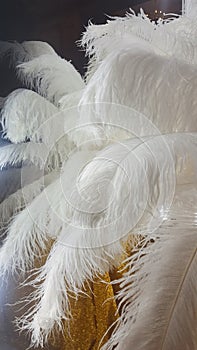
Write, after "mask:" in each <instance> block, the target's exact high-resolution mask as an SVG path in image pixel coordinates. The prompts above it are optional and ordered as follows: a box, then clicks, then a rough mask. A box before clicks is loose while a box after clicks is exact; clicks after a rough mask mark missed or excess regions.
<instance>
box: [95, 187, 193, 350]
mask: <svg viewBox="0 0 197 350" xmlns="http://www.w3.org/2000/svg"><path fill="white" fill-rule="evenodd" d="M196 198H197V187H196V185H195V184H193V185H192V186H191V185H190V184H189V185H186V186H184V187H183V188H182V186H181V187H180V188H178V191H177V195H176V198H175V203H174V204H173V205H172V207H171V209H170V212H169V213H168V218H167V219H166V220H165V221H164V223H163V224H162V225H161V226H160V227H159V228H158V230H157V235H158V237H159V238H157V239H156V241H155V242H154V243H152V244H147V245H145V243H144V246H142V244H143V243H142V242H141V243H140V244H139V247H138V249H136V252H135V254H134V255H132V257H130V258H129V259H127V260H126V262H125V263H126V268H125V271H127V272H125V275H124V277H123V278H122V279H121V280H119V281H118V282H119V283H120V286H121V290H120V292H119V295H118V297H119V300H120V305H121V306H122V310H121V316H120V319H119V321H118V324H117V326H116V329H115V331H114V333H113V334H112V336H111V338H110V340H109V341H108V342H107V343H106V344H105V345H104V346H103V347H102V350H112V349H114V348H116V349H118V350H119V349H121V350H129V349H131V348H132V347H133V348H134V349H136V350H142V349H146V350H149V349H151V350H171V349H174V350H180V349H188V350H195V349H196V347H197V338H196V323H197V315H196V310H197V299H196V293H197V283H196V273H197V234H196V223H195V222H196ZM176 202H177V203H176Z"/></svg>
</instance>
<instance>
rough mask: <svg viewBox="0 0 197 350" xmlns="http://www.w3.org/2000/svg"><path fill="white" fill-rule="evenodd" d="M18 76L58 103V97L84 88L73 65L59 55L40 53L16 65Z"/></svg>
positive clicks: (26, 83)
mask: <svg viewBox="0 0 197 350" xmlns="http://www.w3.org/2000/svg"><path fill="white" fill-rule="evenodd" d="M18 76H19V77H20V78H21V79H22V80H23V82H24V83H25V85H26V86H28V87H30V88H31V89H35V90H36V91H37V92H38V93H39V94H40V95H42V96H44V97H45V98H47V99H48V100H49V101H51V102H52V103H54V104H55V105H58V102H59V100H60V98H61V97H62V96H64V95H67V94H69V93H72V92H75V91H77V90H81V89H83V88H84V82H83V79H82V78H81V76H80V74H79V73H78V72H77V70H76V69H75V68H74V66H73V65H72V64H71V63H70V62H68V61H66V60H64V59H63V58H60V57H59V56H52V55H42V56H40V57H39V58H35V59H33V60H31V61H29V62H27V63H23V64H20V65H18Z"/></svg>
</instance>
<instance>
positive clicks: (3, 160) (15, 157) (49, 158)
mask: <svg viewBox="0 0 197 350" xmlns="http://www.w3.org/2000/svg"><path fill="white" fill-rule="evenodd" d="M53 124H54V123H53V122H52V123H49V126H51V125H53ZM56 124H58V123H56ZM61 132H62V131H61ZM58 133H59V131H58ZM73 148H74V144H73V143H72V142H70V141H69V140H68V138H67V136H66V135H64V137H60V138H59V139H56V138H55V139H52V140H50V143H49V145H46V144H44V143H36V142H27V143H21V144H9V145H6V146H3V147H1V150H0V168H4V167H6V166H8V165H12V166H21V165H23V166H24V165H30V164H34V165H36V166H37V167H39V168H40V169H45V171H46V172H49V171H51V170H52V169H55V170H57V169H59V168H61V166H62V165H63V164H64V162H66V160H67V158H68V156H69V153H70V152H71V150H72V149H73Z"/></svg>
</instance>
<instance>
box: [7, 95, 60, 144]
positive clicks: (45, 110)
mask: <svg viewBox="0 0 197 350" xmlns="http://www.w3.org/2000/svg"><path fill="white" fill-rule="evenodd" d="M57 113H58V109H57V108H56V107H55V106H54V105H53V104H52V103H50V102H49V101H47V100H46V99H45V98H43V97H42V96H39V95H38V94H37V93H36V92H34V91H31V90H27V89H17V90H15V91H13V92H12V93H11V94H9V95H8V97H7V98H6V100H5V102H4V106H3V109H2V111H1V124H2V129H3V137H4V138H8V139H9V140H10V141H11V142H13V143H19V142H24V141H26V140H27V139H29V140H31V141H34V142H40V141H45V142H46V141H47V139H48V138H50V130H46V129H47V123H46V121H47V120H49V119H50V118H52V117H53V118H55V117H56V116H57ZM43 123H44V128H45V132H44V134H43V132H42V133H41V130H42V128H41V127H42V124H43ZM48 143H49V142H48Z"/></svg>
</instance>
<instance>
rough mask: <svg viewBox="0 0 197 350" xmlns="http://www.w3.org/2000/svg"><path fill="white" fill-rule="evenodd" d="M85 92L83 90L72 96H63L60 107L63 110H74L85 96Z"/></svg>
mask: <svg viewBox="0 0 197 350" xmlns="http://www.w3.org/2000/svg"><path fill="white" fill-rule="evenodd" d="M83 91H84V89H82V90H78V91H75V92H73V93H71V94H68V95H65V96H62V98H60V100H59V102H58V107H59V108H60V109H61V110H64V109H67V108H73V107H78V104H79V101H80V99H81V97H82V95H83Z"/></svg>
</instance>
